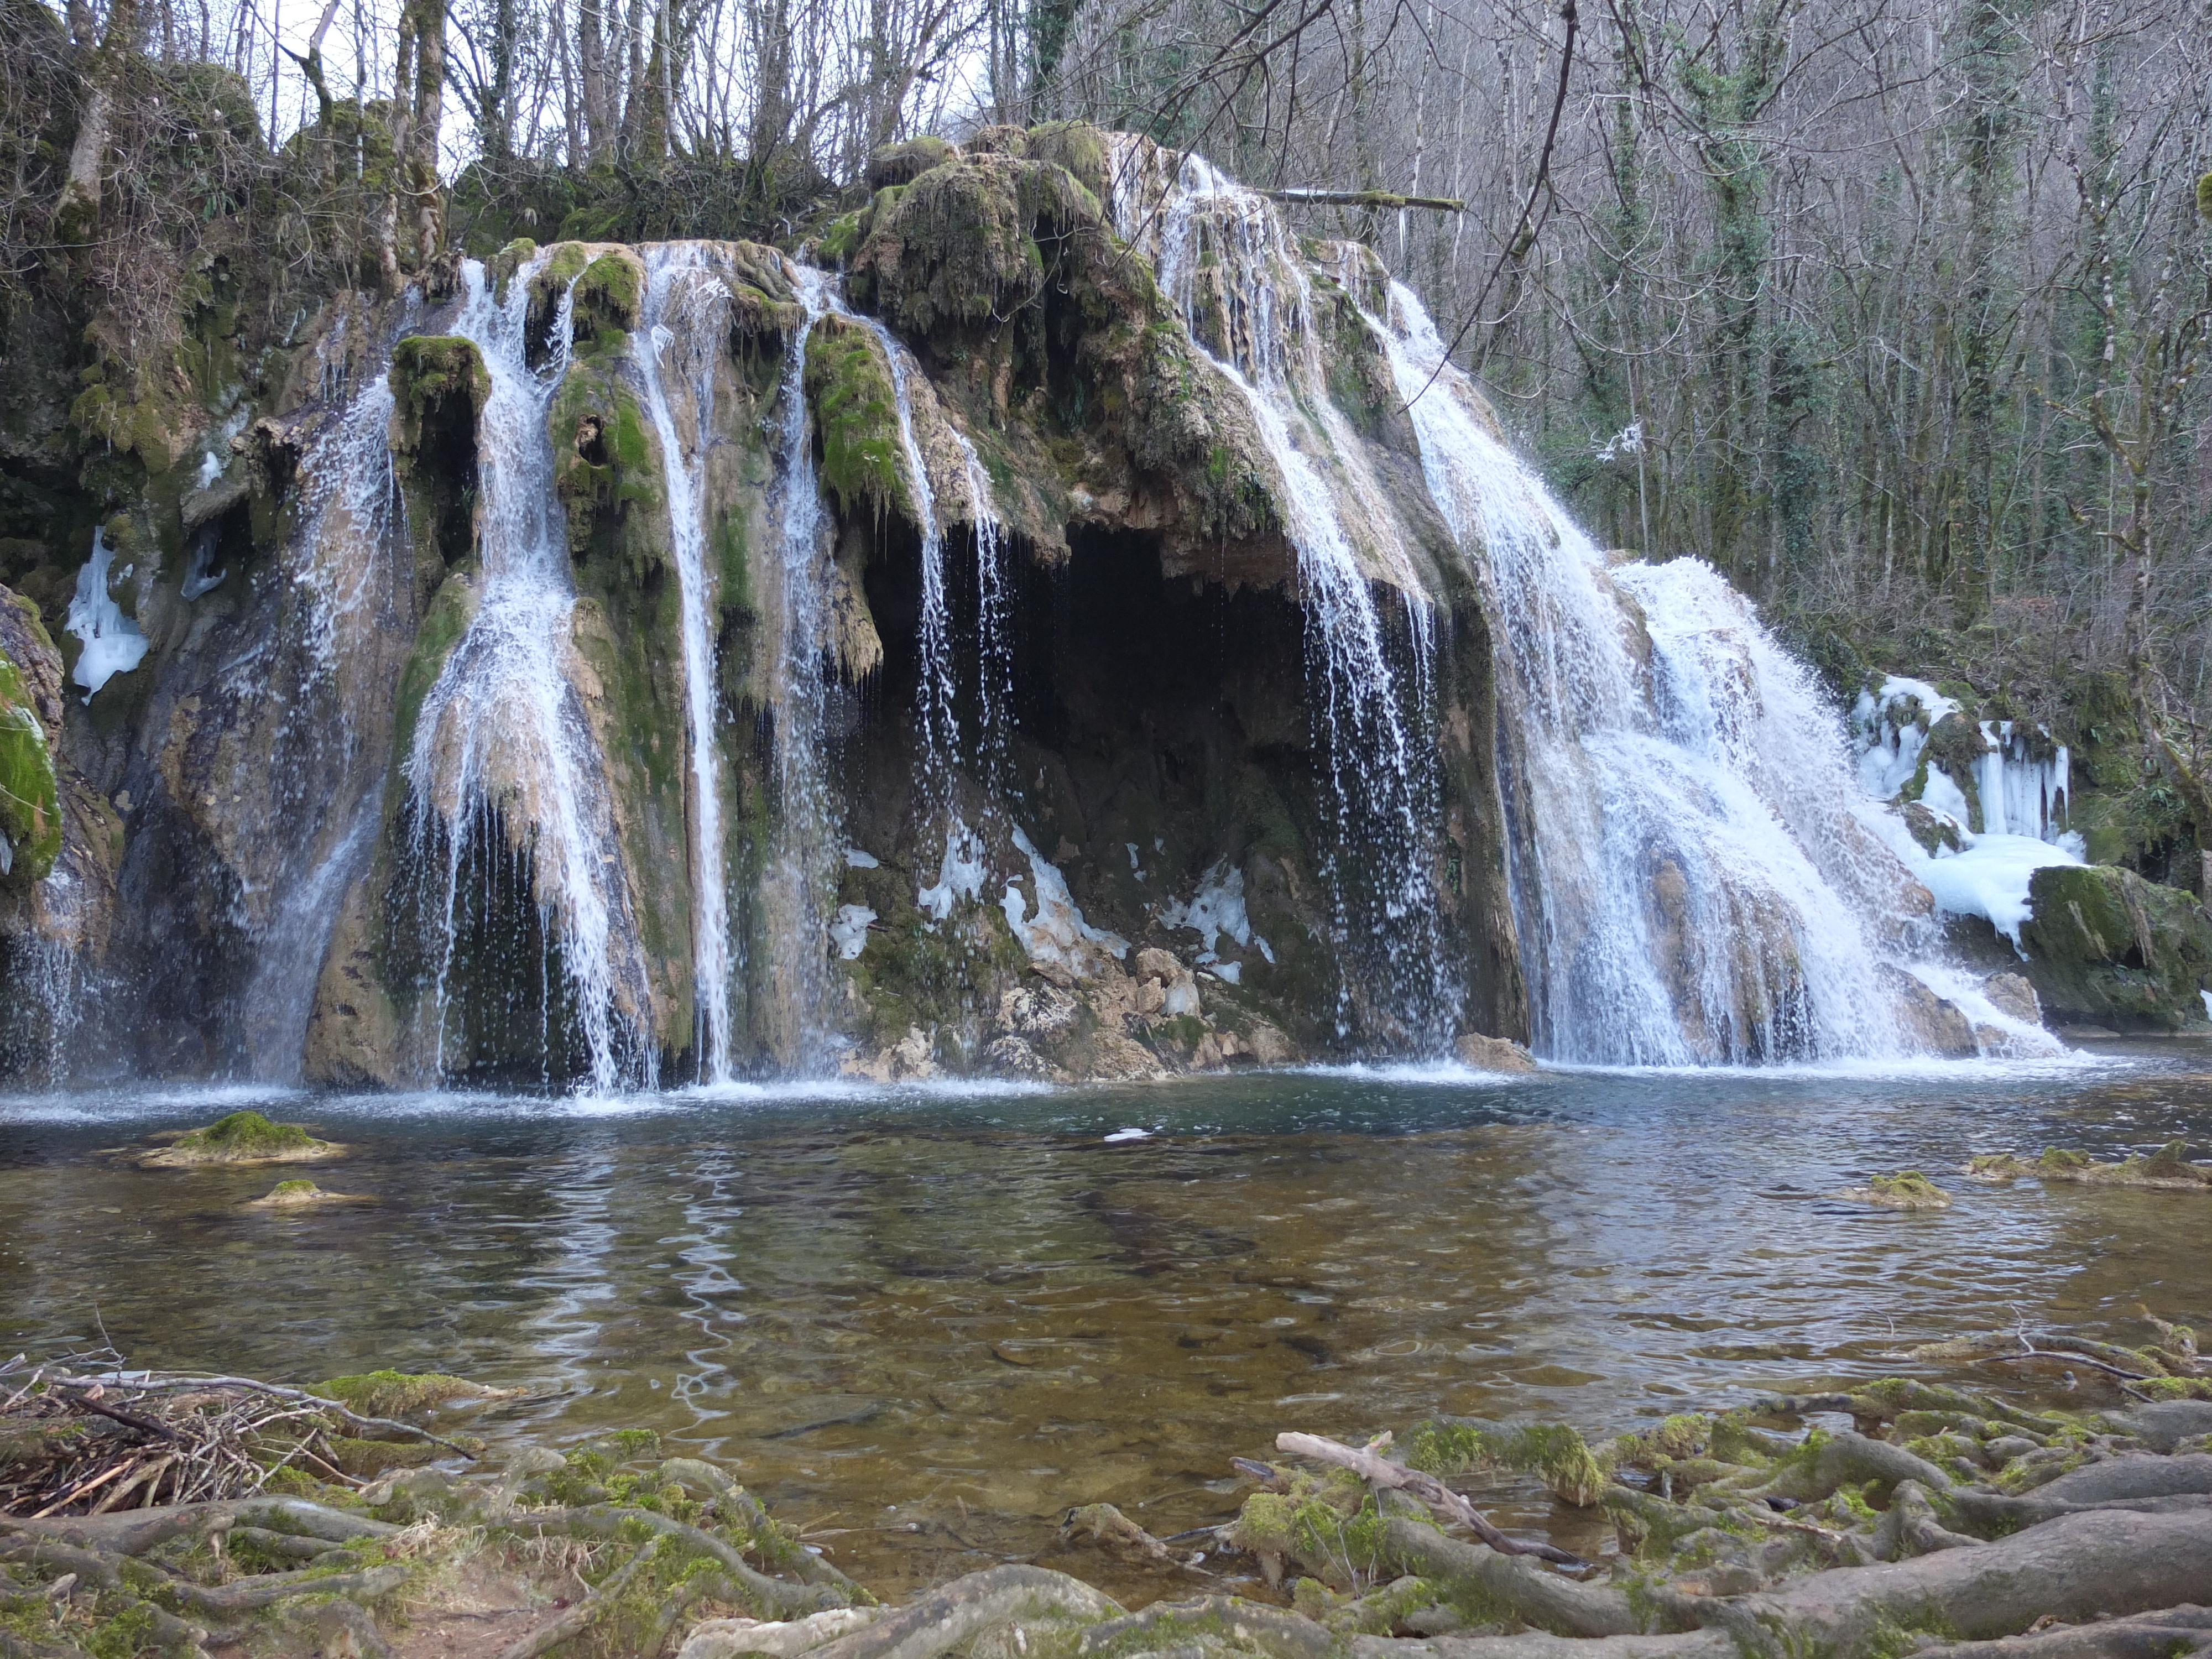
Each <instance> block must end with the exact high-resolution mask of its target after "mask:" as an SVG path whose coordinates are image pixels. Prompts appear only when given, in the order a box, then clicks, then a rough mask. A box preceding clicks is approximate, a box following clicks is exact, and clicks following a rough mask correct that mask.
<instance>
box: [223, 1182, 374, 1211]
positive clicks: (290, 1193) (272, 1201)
mask: <svg viewBox="0 0 2212 1659" xmlns="http://www.w3.org/2000/svg"><path fill="white" fill-rule="evenodd" d="M375 1202H376V1200H374V1199H373V1198H368V1197H365V1196H363V1195H362V1194H359V1193H326V1192H325V1191H324V1190H323V1189H322V1188H320V1187H318V1186H317V1185H315V1183H314V1182H312V1181H280V1182H277V1183H276V1185H275V1186H274V1187H271V1188H270V1189H269V1190H268V1191H267V1192H266V1193H264V1194H262V1196H260V1197H259V1198H257V1199H255V1200H252V1202H251V1203H249V1204H248V1205H247V1206H246V1208H247V1209H249V1210H311V1209H316V1208H319V1207H321V1206H325V1205H331V1204H374V1203H375Z"/></svg>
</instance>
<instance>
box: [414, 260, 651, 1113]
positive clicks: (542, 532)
mask: <svg viewBox="0 0 2212 1659" xmlns="http://www.w3.org/2000/svg"><path fill="white" fill-rule="evenodd" d="M545 258H546V256H545V255H544V254H543V253H541V254H539V255H538V256H537V257H536V258H534V259H532V261H531V262H530V263H529V264H526V266H525V267H524V268H523V269H522V270H520V271H518V272H517V273H516V274H515V275H514V276H513V277H511V278H510V279H509V281H508V285H507V296H506V298H505V300H504V301H501V299H499V298H498V297H497V296H495V294H494V293H493V292H492V290H491V289H490V287H489V284H488V283H487V281H486V278H485V273H484V269H483V265H482V264H479V263H478V262H477V261H476V260H473V259H471V260H468V261H465V263H464V264H463V266H462V281H463V283H464V285H465V299H464V302H463V304H462V306H461V309H460V313H459V316H458V317H456V318H455V319H454V322H453V332H454V333H455V334H458V335H459V336H461V337H464V338H465V339H467V340H470V341H471V342H473V343H475V345H476V347H477V350H478V351H479V352H480V353H481V355H482V357H483V364H484V368H485V369H486V371H487V373H488V376H489V395H488V396H487V397H486V398H485V399H484V403H483V410H482V411H481V412H480V414H479V416H478V419H477V483H478V489H479V505H478V508H477V513H478V523H479V532H478V548H479V553H480V556H481V560H482V568H483V575H482V590H481V592H480V593H479V594H478V597H477V606H476V612H475V615H474V616H473V617H471V619H470V621H469V624H468V627H467V629H466V630H465V632H464V633H463V634H462V635H461V638H460V640H459V642H458V643H457V644H456V645H455V646H454V647H453V653H452V654H451V655H450V656H449V657H448V658H447V660H446V664H445V666H444V668H443V670H442V671H441V672H440V674H439V676H438V679H437V682H436V684H435V685H433V686H432V688H431V690H430V691H429V693H428V696H425V697H424V699H423V702H422V710H421V713H420V714H419V716H418V717H417V720H416V726H415V734H414V742H413V746H412V749H411V750H410V753H409V756H408V758H407V761H406V766H405V775H406V778H407V781H408V784H409V786H410V790H411V798H410V811H411V812H412V813H413V815H414V824H415V851H416V856H417V857H418V858H419V859H421V860H424V861H425V862H428V860H432V859H433V858H434V857H435V856H437V855H438V854H439V853H440V852H441V850H442V863H443V870H444V880H443V891H442V893H441V894H439V895H437V897H438V898H439V899H440V900H441V901H442V906H443V913H444V937H443V939H442V941H441V947H440V948H441V959H440V961H439V963H438V964H437V968H436V987H435V1017H436V1019H437V1022H438V1025H437V1030H436V1032H435V1039H434V1046H435V1066H436V1068H437V1070H438V1071H439V1072H440V1073H444V1072H445V1071H446V1069H447V1064H446V1051H445V1045H446V1042H447V1030H446V1025H447V1006H448V987H449V981H450V975H451V973H452V969H453V958H454V952H455V948H456V945H457V941H458V924H459V921H460V920H461V915H460V912H461V908H462V905H463V902H464V898H465V895H464V894H463V892H462V890H461V889H462V881H463V872H464V869H465V854H466V853H467V852H468V851H469V849H470V844H471V841H472V839H480V838H483V837H487V836H490V835H491V834H492V833H493V832H494V831H493V825H494V823H495V821H503V822H504V824H505V827H506V833H507V836H508V838H509V843H510V845H509V847H507V848H479V849H478V850H479V851H483V852H488V853H490V854H494V855H506V854H510V853H512V852H516V851H527V852H528V854H530V855H531V860H532V868H533V871H534V876H535V892H534V897H535V899H536V902H537V903H538V908H539V910H540V912H541V914H542V915H544V917H545V918H546V920H547V921H548V923H549V926H548V927H547V930H546V931H547V933H548V934H549V936H550V937H551V938H553V939H557V943H558V946H559V957H560V963H561V969H562V974H563V975H564V976H565V979H566V981H567V986H566V988H567V990H568V992H569V993H570V994H571V995H572V997H573V1000H574V1009H575V1019H576V1024H577V1026H578V1028H579V1029H578V1033H577V1034H578V1036H580V1039H581V1042H582V1044H583V1048H584V1052H585V1056H586V1066H585V1069H586V1074H587V1076H588V1078H589V1081H590V1084H591V1085H592V1087H594V1088H596V1089H599V1090H611V1089H614V1088H617V1087H619V1086H621V1085H623V1084H624V1083H626V1082H639V1081H645V1080H649V1079H650V1075H651V1073H652V1069H653V1060H652V1055H651V1053H650V1048H649V1045H647V1043H646V1042H644V1041H643V1039H642V1038H641V1036H638V1035H637V1034H636V1032H635V1030H625V1029H624V1026H625V1024H626V1022H625V1020H624V1018H623V1006H624V1005H627V1006H628V1008H629V1009H633V1010H635V1009H641V1008H642V1007H643V1006H645V994H644V973H643V969H642V965H641V963H640V962H639V961H638V960H637V957H636V951H635V944H634V929H633V928H632V927H631V926H630V923H629V916H628V914H627V896H626V894H625V892H624V890H623V878H622V877H621V875H620V873H619V872H620V871H621V868H622V863H621V860H620V858H619V856H618V852H617V844H616V840H615V833H614V826H613V817H612V807H611V800H610V799H609V790H608V787H607V782H606V779H605V775H604V771H603V768H602V763H601V761H600V757H599V751H598V749H597V746H596V744H594V743H593V741H592V735H591V732H590V729H589V726H587V724H586V716H585V713H584V709H583V707H582V704H581V701H580V696H579V695H578V693H577V690H576V689H575V687H574V684H572V683H571V681H570V679H569V664H570V660H571V656H572V653H573V647H572V646H571V644H570V640H569V618H570V614H571V612H572V611H574V605H575V592H574V587H573V586H572V584H571V581H570V577H569V571H568V548H567V543H566V534H565V528H564V523H563V513H562V507H561V504H560V501H559V498H558V496H556V494H555V493H554V488H553V446H552V441H551V438H550V435H549V433H548V430H547V426H546V416H547V411H548V407H549V405H550V403H551V400H552V398H553V395H554V392H555V391H556V389H557V388H558V386H559V385H560V383H561V379H562V374H564V373H565V372H566V370H567V368H568V351H569V345H570V335H571V316H572V311H571V297H570V295H568V294H567V293H564V294H563V295H562V298H561V301H560V304H559V306H558V307H557V308H556V313H555V315H554V319H553V322H552V332H553V337H552V342H551V343H552V347H553V349H552V351H551V353H550V362H548V363H547V364H546V366H545V367H544V368H543V369H542V370H538V369H533V368H531V367H530V365H529V362H528V354H527V351H526V344H527V342H526V332H527V328H526V323H527V319H528V316H529V309H530V296H529V290H530V286H531V283H532V279H533V278H534V277H535V276H537V275H538V271H539V270H541V269H542V268H543V266H544V263H545ZM556 1036H557V1034H554V1033H548V1034H547V1039H546V1040H547V1044H548V1060H547V1063H548V1065H549V1066H550V1064H551V1063H552V1060H551V1048H552V1044H553V1042H555V1041H556Z"/></svg>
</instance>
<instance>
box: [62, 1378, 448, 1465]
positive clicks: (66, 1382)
mask: <svg viewBox="0 0 2212 1659" xmlns="http://www.w3.org/2000/svg"><path fill="white" fill-rule="evenodd" d="M47 1380H48V1381H49V1382H51V1383H53V1384H54V1385H55V1386H56V1387H58V1388H64V1389H112V1388H116V1387H118V1386H120V1387H125V1388H131V1389H146V1390H148V1391H149V1392H151V1391H153V1390H155V1389H244V1390H246V1392H247V1393H249V1394H265V1395H269V1396H270V1397H271V1398H272V1399H276V1400H290V1401H298V1402H300V1403H302V1404H305V1405H308V1406H312V1407H314V1408H315V1409H317V1410H318V1411H325V1412H328V1413H330V1414H331V1416H333V1417H335V1418H337V1419H339V1420H340V1421H342V1422H346V1423H350V1424H352V1425H354V1426H355V1427H356V1428H359V1429H383V1430H386V1431H390V1432H392V1433H395V1434H405V1435H411V1436H413V1437H416V1438H417V1439H421V1440H427V1441H428V1442H429V1443H431V1444H432V1445H435V1446H443V1447H445V1448H446V1449H447V1450H448V1451H450V1452H452V1453H453V1455H455V1456H457V1457H465V1458H467V1459H468V1460H469V1461H470V1462H472V1463H473V1462H476V1460H477V1455H476V1454H475V1453H474V1452H472V1451H471V1450H470V1449H468V1448H467V1447H465V1446H462V1445H458V1444H456V1443H454V1442H453V1441H451V1440H448V1439H447V1438H446V1437H444V1436H443V1435H439V1434H433V1433H431V1432H430V1431H429V1430H428V1429H426V1428H422V1427H420V1426H418V1425H416V1424H413V1423H406V1422H402V1421H400V1420H399V1419H397V1418H391V1417H363V1416H362V1414H361V1413H359V1412H356V1411H353V1410H350V1409H349V1408H348V1407H344V1406H341V1405H340V1404H338V1402H337V1401H335V1400H325V1398H324V1397H323V1396H322V1395H319V1394H310V1393H308V1392H307V1389H288V1388H286V1387H284V1386H283V1384H281V1383H261V1382H257V1381H255V1380H254V1379H253V1378H252V1377H250V1376H156V1375H155V1374H153V1373H151V1372H148V1373H146V1374H144V1375H143V1376H142V1375H139V1374H137V1373H129V1374H125V1373H118V1374H117V1375H116V1376H112V1377H97V1376H52V1377H49V1378H48V1379H47ZM79 1403H81V1404H83V1405H85V1406H86V1407H88V1409H90V1410H93V1411H97V1412H100V1413H102V1414H103V1415H106V1416H109V1417H117V1414H116V1413H114V1412H113V1411H112V1410H109V1409H107V1408H106V1407H102V1406H100V1405H98V1404H96V1403H94V1402H92V1401H80V1402H79ZM117 1420H118V1422H125V1423H129V1422H131V1421H132V1419H130V1418H125V1417H117ZM133 1426H137V1427H149V1428H150V1427H158V1426H159V1425H151V1424H134V1425H133ZM165 1432H166V1431H165Z"/></svg>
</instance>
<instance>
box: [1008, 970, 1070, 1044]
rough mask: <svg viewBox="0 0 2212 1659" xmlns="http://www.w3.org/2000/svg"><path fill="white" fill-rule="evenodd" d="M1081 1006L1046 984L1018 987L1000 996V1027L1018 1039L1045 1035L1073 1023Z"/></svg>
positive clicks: (1059, 989) (1063, 991) (1054, 987)
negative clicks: (1018, 1037)
mask: <svg viewBox="0 0 2212 1659" xmlns="http://www.w3.org/2000/svg"><path fill="white" fill-rule="evenodd" d="M1081 1007H1082V1005H1081V1004H1079V1003H1078V1002H1077V1001H1076V1000H1075V999H1074V998H1073V996H1071V995H1069V994H1067V992H1066V991H1065V990H1063V989H1061V988H1060V987H1058V986H1056V985H1053V984H1051V983H1049V982H1047V983H1045V984H1042V985H1017V986H1015V987H1012V989H1010V990H1006V991H1004V992H1001V993H1000V996H999V1024H1001V1025H1002V1026H1004V1027H1005V1028H1006V1030H1008V1031H1009V1032H1011V1033H1012V1034H1013V1035H1015V1036H1024V1037H1031V1036H1050V1035H1051V1034H1052V1033H1054V1032H1055V1031H1064V1030H1066V1029H1067V1028H1068V1027H1069V1026H1070V1025H1072V1024H1074V1023H1075V1019H1076V1016H1077V1015H1078V1014H1079V1012H1081Z"/></svg>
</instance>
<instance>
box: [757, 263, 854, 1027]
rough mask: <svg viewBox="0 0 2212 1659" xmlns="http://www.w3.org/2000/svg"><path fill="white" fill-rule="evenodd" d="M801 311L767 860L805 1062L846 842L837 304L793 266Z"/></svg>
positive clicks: (778, 949)
mask: <svg viewBox="0 0 2212 1659" xmlns="http://www.w3.org/2000/svg"><path fill="white" fill-rule="evenodd" d="M794 270H795V272H796V277H797V280H796V283H795V284H794V287H795V289H796V292H797V295H798V298H799V306H800V307H801V310H802V312H803V313H804V320H803V321H802V322H801V323H800V325H799V328H798V330H797V331H795V332H794V333H793V336H792V337H791V339H790V341H789V343H788V344H787V346H786V348H785V352H786V356H785V359H784V368H783V385H782V387H781V391H780V392H779V393H778V395H779V397H780V398H781V413H782V428H781V434H780V438H781V442H780V445H779V447H780V448H781V475H780V477H779V479H778V483H777V489H778V491H779V493H780V500H779V502H778V513H777V541H778V544H779V550H780V554H781V557H780V560H779V569H778V574H779V577H780V586H779V589H778V595H779V600H780V612H781V620H780V623H779V625H778V627H777V629H776V647H775V671H774V674H773V677H772V678H771V680H770V683H769V697H770V699H771V701H772V702H773V705H774V708H775V757H776V792H777V799H778V803H779V806H780V811H779V812H778V814H777V818H776V832H775V833H776V839H775V850H774V852H773V854H772V855H771V858H770V862H769V871H768V884H769V894H768V895H767V897H768V901H769V908H770V914H771V916H772V921H771V923H770V930H769V931H770V935H771V939H770V949H771V951H772V963H771V965H772V967H773V969H774V977H775V994H776V1000H777V1002H778V1005H779V1008H780V1010H781V1028H782V1031H783V1042H782V1045H781V1046H782V1048H784V1050H785V1051H786V1056H787V1060H789V1061H790V1062H791V1063H793V1064H794V1065H796V1066H799V1067H801V1068H807V1067H811V1066H814V1065H816V1064H817V1063H818V1062H819V1061H820V1060H823V1058H824V1057H825V1055H824V1048H823V1009H824V1007H825V1006H826V1005H827V1001H828V998H829V965H828V963H827V961H826V959H825V957H824V954H823V951H824V947H823V940H824V939H826V938H827V937H828V928H829V918H828V916H827V915H826V913H825V902H826V900H827V899H828V898H829V896H832V895H833V894H834V892H835V890H836V866H837V860H838V859H839V858H840V856H841V853H842V847H843V845H844V840H843V837H842V836H841V835H839V834H838V833H837V827H838V811H837V805H836V801H835V799H833V798H832V796H831V793H830V788H829V776H828V773H827V769H826V768H827V759H828V757H827V754H826V749H827V742H826V738H827V726H828V718H827V713H828V711H827V698H828V693H829V684H828V680H827V678H826V673H827V670H826V666H825V662H824V658H825V648H824V646H825V641H826V638H827V635H828V629H829V590H830V580H831V574H830V556H831V547H830V535H831V526H830V523H829V515H828V513H825V512H824V511H823V502H822V485H821V480H820V479H819V478H818V477H816V474H815V466H814V446H813V441H812V439H811V435H810V434H809V433H808V430H807V411H806V343H807V340H808V338H809V337H811V335H812V333H813V331H814V325H815V324H816V322H817V321H818V320H819V319H821V317H822V316H823V313H825V312H828V311H829V310H830V309H832V308H833V307H834V305H835V303H836V302H835V301H834V298H833V296H832V295H831V292H830V288H829V281H828V279H826V278H825V277H824V276H823V273H822V272H820V271H818V270H812V269H811V268H809V267H807V266H805V265H799V266H796V267H794Z"/></svg>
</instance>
